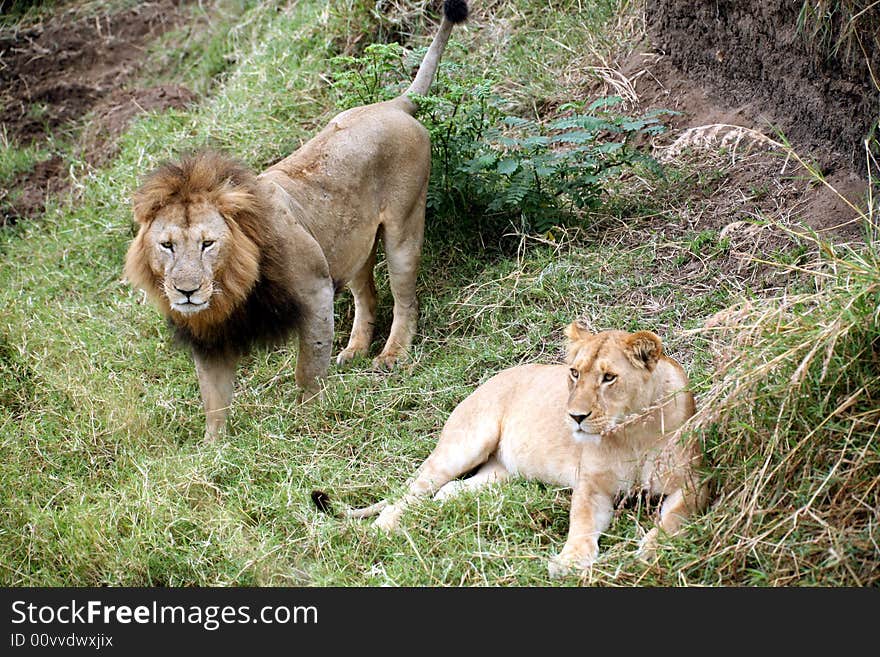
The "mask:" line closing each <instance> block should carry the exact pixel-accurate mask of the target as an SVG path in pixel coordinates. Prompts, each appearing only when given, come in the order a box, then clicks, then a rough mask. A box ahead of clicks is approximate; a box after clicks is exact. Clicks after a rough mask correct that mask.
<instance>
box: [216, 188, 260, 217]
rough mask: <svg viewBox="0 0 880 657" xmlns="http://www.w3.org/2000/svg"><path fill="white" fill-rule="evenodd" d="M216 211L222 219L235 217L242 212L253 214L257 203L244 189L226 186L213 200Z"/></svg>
mask: <svg viewBox="0 0 880 657" xmlns="http://www.w3.org/2000/svg"><path fill="white" fill-rule="evenodd" d="M215 203H216V205H217V210H219V211H220V214H222V215H223V216H224V217H235V216H237V215H238V214H240V213H242V212H253V211H254V209H255V206H256V205H257V201H256V199H255V198H254V195H253V194H252V193H251V192H250V191H249V190H246V189H241V188H235V187H231V186H228V185H227V186H226V188H224V189H223V190H221V191H220V193H219V194H217V196H216V198H215Z"/></svg>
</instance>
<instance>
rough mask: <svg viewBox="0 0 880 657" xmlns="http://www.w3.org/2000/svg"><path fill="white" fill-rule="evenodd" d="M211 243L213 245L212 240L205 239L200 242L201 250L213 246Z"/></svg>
mask: <svg viewBox="0 0 880 657" xmlns="http://www.w3.org/2000/svg"><path fill="white" fill-rule="evenodd" d="M213 245H214V240H205V241H204V242H202V251H204V250H205V249H207V248H208V247H210V246H213Z"/></svg>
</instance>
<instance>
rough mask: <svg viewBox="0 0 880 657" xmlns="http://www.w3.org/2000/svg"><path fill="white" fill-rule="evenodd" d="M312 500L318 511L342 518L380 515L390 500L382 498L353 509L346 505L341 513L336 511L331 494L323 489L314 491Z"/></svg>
mask: <svg viewBox="0 0 880 657" xmlns="http://www.w3.org/2000/svg"><path fill="white" fill-rule="evenodd" d="M312 502H314V503H315V506H316V507H317V508H318V511H321V512H323V513H327V514H329V515H331V516H337V517H341V518H369V517H370V516H375V515H378V514H379V513H380V512H381V511H382V509H384V508H385V507H386V506H388V500H382V501H381V502H376V503H375V504H371V505H370V506H368V507H364V508H363V509H352V508H351V507H345V508H343V509H342V511H341V512H340V513H334V511H333V504H332V503H331V501H330V496H329V495H328V494H327V493H325V492H324V491H322V490H313V491H312Z"/></svg>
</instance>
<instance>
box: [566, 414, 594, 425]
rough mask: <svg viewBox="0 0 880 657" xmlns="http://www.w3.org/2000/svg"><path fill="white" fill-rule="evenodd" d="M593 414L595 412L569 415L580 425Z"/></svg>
mask: <svg viewBox="0 0 880 657" xmlns="http://www.w3.org/2000/svg"><path fill="white" fill-rule="evenodd" d="M592 414H593V412H592V411H590V412H589V413H569V414H568V415H569V417H571V419H572V420H574V421H575V422H577V423H578V424H580V423H581V422H583V421H584V420H586V419H587V418H588V417H590V416H591V415H592Z"/></svg>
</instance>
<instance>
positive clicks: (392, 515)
mask: <svg viewBox="0 0 880 657" xmlns="http://www.w3.org/2000/svg"><path fill="white" fill-rule="evenodd" d="M399 521H400V512H399V511H398V510H397V509H395V508H394V507H390V506H389V507H385V508H384V509H383V510H382V513H380V514H379V517H378V518H376V519H375V520H374V521H373V527H374V528H376V529H381V530H382V531H386V532H388V533H392V532H396V531H397V528H398V525H399Z"/></svg>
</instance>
